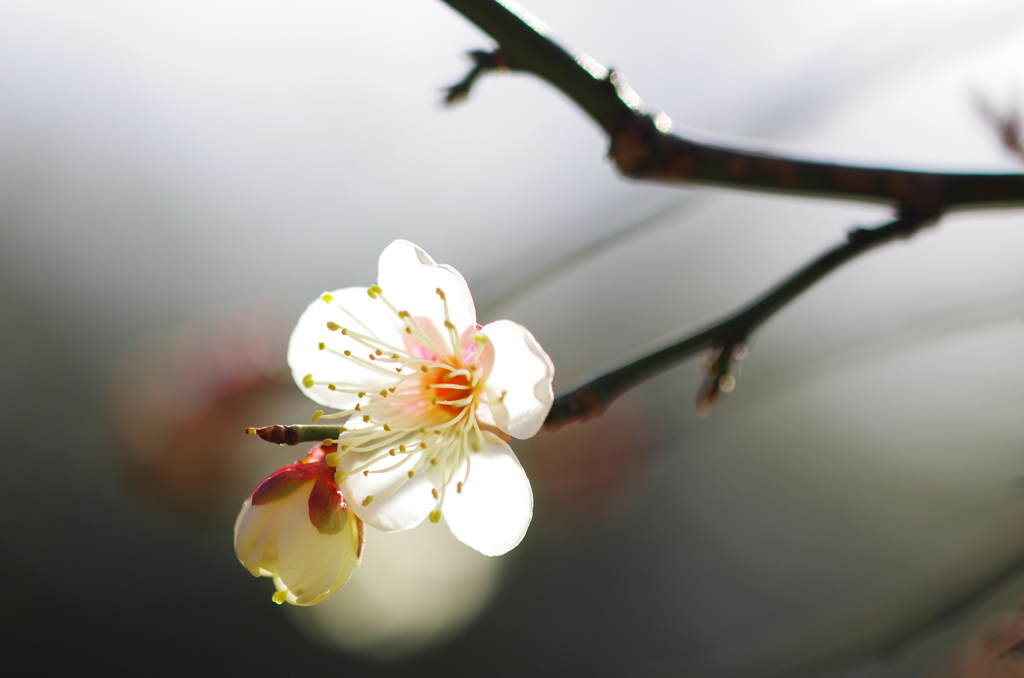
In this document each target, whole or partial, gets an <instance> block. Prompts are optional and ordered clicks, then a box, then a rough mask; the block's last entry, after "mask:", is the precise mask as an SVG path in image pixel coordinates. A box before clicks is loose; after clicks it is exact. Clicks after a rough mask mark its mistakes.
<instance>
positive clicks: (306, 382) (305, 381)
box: [302, 374, 313, 388]
mask: <svg viewBox="0 0 1024 678" xmlns="http://www.w3.org/2000/svg"><path fill="white" fill-rule="evenodd" d="M302 385H303V386H305V387H306V388H313V375H312V374H307V375H306V376H304V377H303V378H302Z"/></svg>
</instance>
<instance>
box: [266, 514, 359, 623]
mask: <svg viewBox="0 0 1024 678" xmlns="http://www.w3.org/2000/svg"><path fill="white" fill-rule="evenodd" d="M300 508H301V510H300V511H297V513H298V514H299V515H297V516H295V517H294V520H292V521H289V526H288V529H284V530H282V531H281V532H280V533H279V534H278V538H277V569H276V571H275V577H274V583H275V584H276V585H277V586H278V590H282V588H283V589H285V590H287V592H288V602H290V603H292V604H293V605H315V604H316V603H319V602H320V601H321V600H323V599H324V598H326V597H327V596H329V595H331V594H332V593H334V592H335V591H337V590H338V589H339V588H341V586H342V585H343V584H344V583H345V582H347V581H348V579H349V577H351V576H352V572H353V571H354V570H355V569H356V566H357V565H358V564H359V560H360V558H361V557H362V555H363V536H364V535H363V526H362V523H361V522H360V521H359V519H358V518H356V516H355V515H353V514H352V513H351V511H349V515H348V516H347V519H346V521H345V525H344V527H343V528H342V529H341V531H340V532H339V533H335V534H323V533H321V532H319V531H318V530H317V529H316V527H314V526H313V524H312V523H310V521H309V509H308V507H307V506H306V505H305V504H303V505H302V506H301V507H300Z"/></svg>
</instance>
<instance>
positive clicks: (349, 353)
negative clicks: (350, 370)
mask: <svg viewBox="0 0 1024 678" xmlns="http://www.w3.org/2000/svg"><path fill="white" fill-rule="evenodd" d="M344 353H345V356H346V357H348V356H350V355H352V351H350V350H348V349H347V348H346V349H345V351H344Z"/></svg>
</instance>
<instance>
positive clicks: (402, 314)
mask: <svg viewBox="0 0 1024 678" xmlns="http://www.w3.org/2000/svg"><path fill="white" fill-rule="evenodd" d="M398 317H399V318H411V317H412V315H411V314H410V313H409V312H408V311H399V312H398Z"/></svg>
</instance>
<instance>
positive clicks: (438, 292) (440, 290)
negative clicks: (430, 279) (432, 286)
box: [434, 287, 445, 299]
mask: <svg viewBox="0 0 1024 678" xmlns="http://www.w3.org/2000/svg"><path fill="white" fill-rule="evenodd" d="M434 291H435V292H437V296H439V297H441V298H442V299H444V298H445V297H444V290H442V289H441V288H440V287H438V288H437V289H436V290H434Z"/></svg>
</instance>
